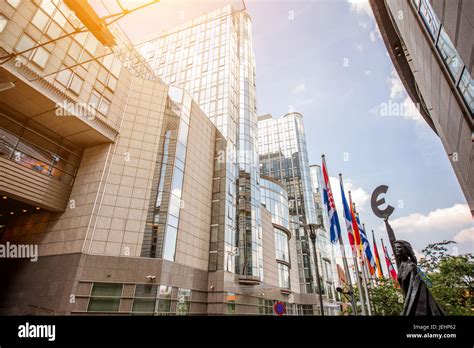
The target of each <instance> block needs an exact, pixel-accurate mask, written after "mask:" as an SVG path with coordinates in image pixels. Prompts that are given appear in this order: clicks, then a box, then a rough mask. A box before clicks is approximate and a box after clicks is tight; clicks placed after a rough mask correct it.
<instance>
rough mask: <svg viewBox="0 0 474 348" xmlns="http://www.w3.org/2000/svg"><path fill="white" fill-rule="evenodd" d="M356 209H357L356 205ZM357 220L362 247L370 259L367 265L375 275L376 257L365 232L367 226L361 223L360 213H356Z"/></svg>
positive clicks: (371, 273)
mask: <svg viewBox="0 0 474 348" xmlns="http://www.w3.org/2000/svg"><path fill="white" fill-rule="evenodd" d="M354 210H355V206H354ZM356 221H357V226H358V227H359V233H360V239H361V244H362V248H363V251H364V253H365V256H366V258H367V261H368V263H367V266H368V267H369V272H370V275H374V273H375V267H376V266H375V258H374V255H373V254H372V250H371V249H370V243H369V240H368V239H367V235H366V234H365V228H364V227H363V226H362V225H361V223H360V220H359V214H357V215H356Z"/></svg>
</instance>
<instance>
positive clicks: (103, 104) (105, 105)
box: [98, 97, 110, 116]
mask: <svg viewBox="0 0 474 348" xmlns="http://www.w3.org/2000/svg"><path fill="white" fill-rule="evenodd" d="M109 107H110V102H109V101H108V100H107V99H105V98H104V97H102V100H101V101H100V104H99V109H98V111H99V112H100V113H101V114H102V115H104V116H106V115H107V112H108V111H109Z"/></svg>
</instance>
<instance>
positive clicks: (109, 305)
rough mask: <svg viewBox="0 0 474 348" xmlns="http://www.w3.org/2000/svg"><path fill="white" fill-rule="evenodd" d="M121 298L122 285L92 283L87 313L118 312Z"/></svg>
mask: <svg viewBox="0 0 474 348" xmlns="http://www.w3.org/2000/svg"><path fill="white" fill-rule="evenodd" d="M121 296H122V284H111V283H94V285H93V287H92V293H91V298H90V299H89V305H88V307H87V311H88V312H118V310H119V306H120V297H121Z"/></svg>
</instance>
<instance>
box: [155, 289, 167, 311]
mask: <svg viewBox="0 0 474 348" xmlns="http://www.w3.org/2000/svg"><path fill="white" fill-rule="evenodd" d="M157 302H158V304H157V306H156V312H157V315H167V314H168V313H169V312H170V310H171V286H166V285H160V291H159V293H158V300H157Z"/></svg>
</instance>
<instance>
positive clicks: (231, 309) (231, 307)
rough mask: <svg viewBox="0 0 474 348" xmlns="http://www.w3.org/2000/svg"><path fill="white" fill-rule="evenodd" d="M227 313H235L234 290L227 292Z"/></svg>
mask: <svg viewBox="0 0 474 348" xmlns="http://www.w3.org/2000/svg"><path fill="white" fill-rule="evenodd" d="M227 314H228V315H234V314H235V293H233V292H228V293H227Z"/></svg>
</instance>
